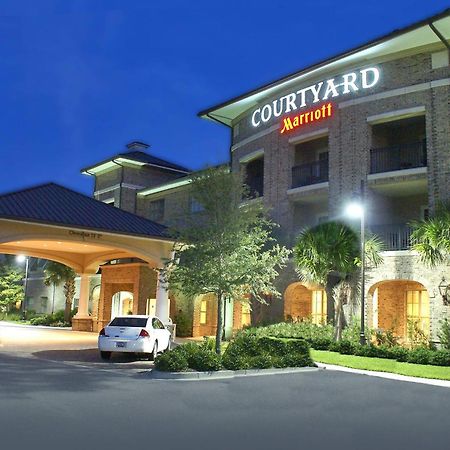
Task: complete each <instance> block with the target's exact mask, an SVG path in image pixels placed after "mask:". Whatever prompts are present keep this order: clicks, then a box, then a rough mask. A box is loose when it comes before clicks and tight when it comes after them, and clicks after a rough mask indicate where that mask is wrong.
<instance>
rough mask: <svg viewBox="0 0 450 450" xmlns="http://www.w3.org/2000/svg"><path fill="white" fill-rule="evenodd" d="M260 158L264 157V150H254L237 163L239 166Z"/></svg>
mask: <svg viewBox="0 0 450 450" xmlns="http://www.w3.org/2000/svg"><path fill="white" fill-rule="evenodd" d="M261 156H264V149H263V148H260V149H258V150H255V151H254V152H251V153H249V154H248V155H245V156H243V157H242V158H239V162H240V163H241V164H245V163H248V162H250V161H253V160H255V159H258V158H260V157H261Z"/></svg>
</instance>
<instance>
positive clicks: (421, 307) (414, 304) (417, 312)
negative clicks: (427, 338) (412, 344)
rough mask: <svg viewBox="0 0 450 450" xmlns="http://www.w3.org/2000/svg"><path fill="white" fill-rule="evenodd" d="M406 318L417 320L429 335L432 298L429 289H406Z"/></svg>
mask: <svg viewBox="0 0 450 450" xmlns="http://www.w3.org/2000/svg"><path fill="white" fill-rule="evenodd" d="M406 319H407V320H408V321H412V322H415V323H416V324H417V326H418V327H419V329H420V330H422V331H423V332H424V333H425V334H426V335H428V333H429V330H430V299H429V297H428V292H427V291H406Z"/></svg>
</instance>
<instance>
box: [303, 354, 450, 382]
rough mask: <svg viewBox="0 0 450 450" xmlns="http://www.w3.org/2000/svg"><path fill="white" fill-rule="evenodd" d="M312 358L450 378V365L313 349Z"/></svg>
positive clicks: (360, 366) (403, 373)
mask: <svg viewBox="0 0 450 450" xmlns="http://www.w3.org/2000/svg"><path fill="white" fill-rule="evenodd" d="M311 358H312V359H313V360H314V361H315V362H321V363H325V364H334V365H336V366H345V367H351V368H353V369H362V370H373V371H376V372H390V373H396V374H399V375H407V376H410V377H421V378H435V379H438V380H450V367H441V366H428V365H422V364H409V363H404V362H398V361H395V360H393V359H382V358H368V357H365V356H353V355H341V354H340V353H336V352H327V351H322V350H312V349H311Z"/></svg>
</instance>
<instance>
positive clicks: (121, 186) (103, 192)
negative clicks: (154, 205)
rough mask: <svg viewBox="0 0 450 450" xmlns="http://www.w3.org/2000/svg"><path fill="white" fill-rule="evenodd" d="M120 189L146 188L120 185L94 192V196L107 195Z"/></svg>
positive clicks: (135, 185)
mask: <svg viewBox="0 0 450 450" xmlns="http://www.w3.org/2000/svg"><path fill="white" fill-rule="evenodd" d="M120 188H127V189H135V190H138V189H144V188H145V186H138V185H137V184H128V183H119V184H114V185H113V186H111V187H108V188H105V189H100V190H99V191H94V195H101V194H106V193H107V192H111V191H114V190H116V189H120Z"/></svg>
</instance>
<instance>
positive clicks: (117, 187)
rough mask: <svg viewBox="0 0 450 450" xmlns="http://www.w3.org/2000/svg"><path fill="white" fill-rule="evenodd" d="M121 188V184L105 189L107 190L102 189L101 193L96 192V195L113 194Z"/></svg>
mask: <svg viewBox="0 0 450 450" xmlns="http://www.w3.org/2000/svg"><path fill="white" fill-rule="evenodd" d="M119 188H120V184H115V185H113V186H111V187H109V188H105V189H100V190H99V191H94V195H102V194H106V193H107V192H111V191H114V190H116V189H119Z"/></svg>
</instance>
